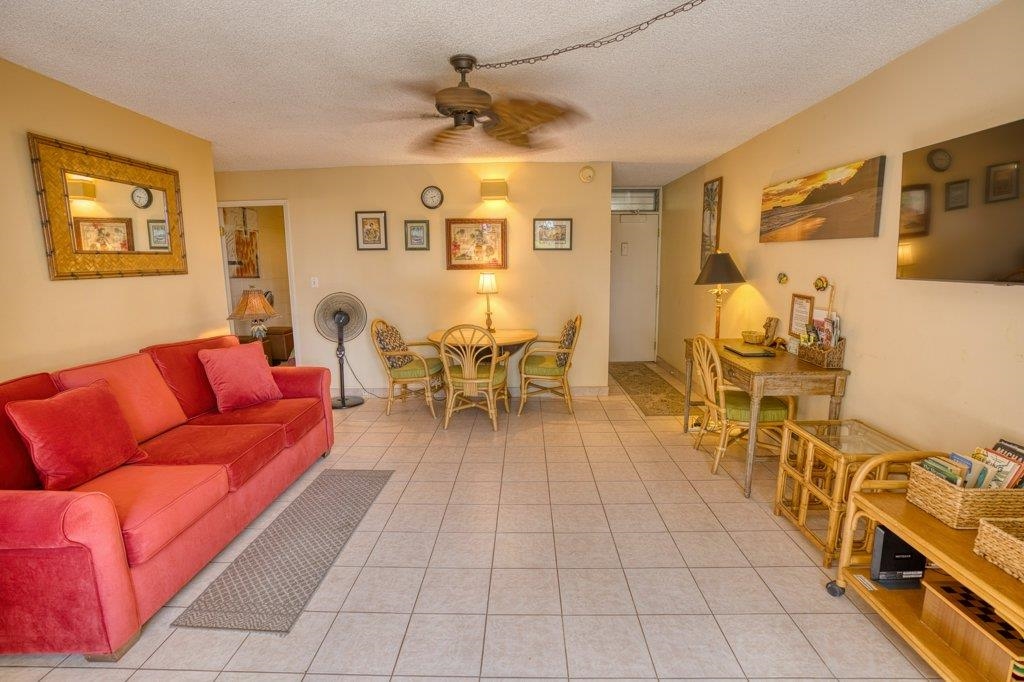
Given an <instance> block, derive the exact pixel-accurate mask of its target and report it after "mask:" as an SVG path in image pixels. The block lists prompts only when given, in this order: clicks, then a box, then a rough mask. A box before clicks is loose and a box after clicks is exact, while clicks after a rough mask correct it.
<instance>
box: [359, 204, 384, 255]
mask: <svg viewBox="0 0 1024 682" xmlns="http://www.w3.org/2000/svg"><path fill="white" fill-rule="evenodd" d="M356 249H358V250H359V251H387V249H388V214H387V212H385V211H356Z"/></svg>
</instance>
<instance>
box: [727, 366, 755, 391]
mask: <svg viewBox="0 0 1024 682" xmlns="http://www.w3.org/2000/svg"><path fill="white" fill-rule="evenodd" d="M722 376H723V377H725V380H726V381H728V382H729V383H731V384H733V385H735V386H739V387H740V388H743V389H746V388H747V387H748V386H750V378H751V374H750V372H748V371H747V370H745V369H741V368H739V367H735V366H733V365H727V364H723V365H722Z"/></svg>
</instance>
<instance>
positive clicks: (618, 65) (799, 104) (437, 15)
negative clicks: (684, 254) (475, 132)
mask: <svg viewBox="0 0 1024 682" xmlns="http://www.w3.org/2000/svg"><path fill="white" fill-rule="evenodd" d="M677 2H678V0H656V1H655V0H642V1H637V2H628V3H626V2H622V1H621V0H587V1H586V2H579V1H578V0H576V1H571V2H570V1H569V0H515V1H514V2H513V1H509V0H502V1H495V2H481V1H479V0H474V1H469V0H416V1H415V2H413V1H411V0H406V1H404V2H395V1H392V2H376V3H371V2H362V1H356V0H343V1H340V2H339V1H336V0H335V1H331V0H305V1H302V2H299V1H296V0H293V1H292V2H276V3H272V2H266V1H265V0H263V1H260V0H220V1H218V2H207V1H205V0H171V2H166V1H165V2H155V1H153V0H134V1H127V0H92V1H91V2H89V3H78V2H71V1H70V0H64V1H63V2H58V1H55V0H32V1H26V0H0V17H2V20H0V56H3V57H4V58H6V59H8V60H10V61H13V62H16V63H19V64H22V65H24V66H27V67H29V68H31V69H33V70H35V71H39V72H41V73H44V74H46V75H48V76H51V77H53V78H56V79H58V80H60V81H63V82H65V83H69V84H71V85H74V86H76V87H78V88H80V89H82V90H85V91H86V92H90V93H92V94H94V95H97V96H99V97H102V98H104V99H107V100H109V101H111V102H114V103H117V104H120V105H122V106H125V107H127V108H129V109H132V110H134V111H138V112H140V113H143V114H146V115H148V116H151V117H153V118H155V119H158V120H160V121H163V122H165V123H168V124H170V125H172V126H175V127H177V128H180V129H182V130H186V131H188V132H191V133H194V134H196V135H199V136H201V137H204V138H206V139H209V140H211V141H212V142H213V149H214V155H215V163H216V167H217V169H218V170H240V169H273V168H310V167H326V166H343V165H376V164H407V163H434V162H451V161H482V160H506V161H508V160H531V161H590V160H599V161H612V162H614V169H615V182H616V183H617V184H619V185H661V184H664V183H666V182H668V181H670V180H672V179H674V178H676V177H678V176H679V175H681V174H682V173H684V172H686V171H688V170H690V169H692V168H695V167H696V166H699V165H700V164H702V163H704V162H705V161H708V160H709V159H712V158H714V157H716V156H718V155H719V154H721V153H723V152H725V151H727V150H729V149H731V148H733V147H735V146H736V145H738V144H740V143H742V142H744V141H745V140H747V139H749V138H751V137H753V136H754V135H756V134H757V133H759V132H761V131H763V130H765V129H767V128H769V127H771V126H772V125H775V124H776V123H779V122H780V121H783V120H785V119H786V118H788V117H789V116H791V115H793V114H795V113H797V112H799V111H801V110H803V109H805V108H807V107H808V106H809V105H811V104H813V103H815V102H818V101H820V100H821V99H823V98H825V97H827V96H828V95H830V94H832V93H834V92H836V91H838V90H840V89H842V88H843V87H845V86H847V85H849V84H850V83H853V82H854V81H856V80H858V79H860V78H861V77H863V76H864V75H866V74H868V73H870V72H871V71H873V70H875V69H877V68H878V67H880V66H882V65H883V64H885V63H887V62H889V61H891V60H892V59H893V58H895V57H896V56H898V55H900V54H902V53H903V52H906V51H907V50H909V49H911V48H913V47H914V46H916V45H919V44H920V43H922V42H924V41H926V40H927V39H929V38H931V37H932V36H935V35H937V34H938V33H941V32H942V31H944V30H946V29H948V28H950V27H952V26H955V25H956V24H959V23H961V22H963V21H965V20H966V19H968V18H969V17H971V16H973V15H975V14H977V13H978V12H980V11H981V10H983V9H984V8H986V7H988V6H991V5H993V4H996V0H897V1H895V2H894V1H893V0H859V1H854V0H816V1H811V0H707V1H706V2H705V4H704V5H702V6H701V7H699V8H697V9H696V10H694V11H692V12H688V13H686V14H683V15H679V16H677V17H674V18H671V19H667V20H665V21H662V22H659V23H657V24H655V25H653V26H652V27H651V28H650V29H648V30H647V31H644V32H642V33H639V34H637V35H636V36H634V37H633V38H631V39H629V40H628V41H625V42H623V43H619V44H616V45H611V46H608V47H604V48H601V49H598V50H592V49H584V50H579V51H576V52H573V53H570V54H566V55H563V56H560V57H557V58H552V59H550V60H548V61H547V62H544V63H541V64H537V65H532V66H531V65H527V66H518V67H514V68H509V69H503V70H492V71H483V72H478V73H474V74H472V75H471V78H470V82H471V83H472V84H473V85H476V86H478V87H482V88H484V89H486V90H488V91H490V92H492V93H493V94H496V95H501V94H517V93H518V94H532V95H535V96H540V97H545V98H551V99H561V100H563V101H567V102H570V103H572V104H574V105H575V106H577V107H579V108H580V109H582V110H583V111H585V112H586V113H587V115H588V117H589V118H588V119H587V120H586V121H584V122H583V123H580V124H578V125H576V126H575V127H573V128H571V129H564V130H563V129H559V130H557V131H555V132H556V133H557V134H556V137H555V140H556V141H557V143H558V146H557V147H555V148H553V149H548V150H545V151H539V152H532V153H522V152H519V150H515V149H512V148H503V147H501V146H498V145H496V143H493V142H491V141H490V140H488V139H487V138H486V137H485V136H483V135H482V134H480V135H479V137H478V138H477V139H475V140H474V144H473V145H471V146H468V147H464V148H460V149H459V150H458V151H457V152H453V153H449V154H448V155H447V156H432V155H424V154H420V153H415V152H412V151H411V150H410V148H411V146H412V143H413V141H414V140H415V139H416V138H418V137H419V136H421V135H424V134H426V133H427V132H428V131H430V130H433V129H435V128H438V127H440V125H442V124H443V122H441V121H433V120H422V119H418V118H416V115H417V114H420V113H428V112H431V111H432V104H431V102H429V101H424V100H421V99H419V98H418V97H417V96H415V95H413V94H411V93H409V92H408V89H402V88H401V87H400V85H401V84H402V83H403V82H405V83H407V82H409V81H427V82H431V83H434V84H436V85H437V86H438V87H443V86H447V85H454V84H455V83H456V82H457V78H456V75H455V73H454V72H453V71H451V69H450V67H449V66H448V63H447V58H448V56H449V55H451V54H454V53H456V52H469V53H471V54H474V55H476V56H477V57H478V58H479V59H480V60H481V61H482V62H488V61H496V60H503V59H509V58H513V57H520V56H527V55H530V54H535V53H538V52H544V51H547V50H549V49H551V48H555V47H560V46H564V45H567V44H572V43H578V42H583V41H585V40H588V39H592V38H596V37H598V36H602V35H605V34H608V33H611V32H613V31H615V30H618V29H620V28H624V27H626V26H629V25H631V24H633V23H636V22H638V21H640V20H642V19H646V18H648V17H649V16H651V15H653V14H656V13H658V12H661V11H664V10H665V9H668V8H670V7H672V6H673V5H675V4H676V3H677ZM403 116H409V117H411V118H409V119H407V120H399V117H403Z"/></svg>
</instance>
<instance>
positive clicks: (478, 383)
mask: <svg viewBox="0 0 1024 682" xmlns="http://www.w3.org/2000/svg"><path fill="white" fill-rule="evenodd" d="M440 346H441V364H442V367H443V368H444V381H445V393H446V397H445V405H444V428H446V429H447V428H448V422H449V421H450V420H451V418H452V415H453V414H455V413H456V412H459V411H461V410H465V409H468V408H474V407H475V408H478V409H481V410H483V411H485V412H486V413H487V416H488V417H490V419H491V426H493V427H494V430H495V431H497V430H498V400H499V399H504V401H505V412H506V413H508V411H509V402H508V356H509V354H508V353H502V352H501V349H500V348H499V347H498V344H497V343H496V342H495V340H494V337H493V336H492V335H491V334H490V332H488V331H487V330H486V329H484V328H483V327H477V326H476V325H472V324H460V325H457V326H455V327H452V328H450V329H448V330H447V331H446V332H445V333H444V335H443V336H442V337H441V344H440Z"/></svg>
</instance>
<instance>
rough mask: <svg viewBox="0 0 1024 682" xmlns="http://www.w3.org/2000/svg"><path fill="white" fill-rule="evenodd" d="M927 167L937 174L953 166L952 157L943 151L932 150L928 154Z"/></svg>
mask: <svg viewBox="0 0 1024 682" xmlns="http://www.w3.org/2000/svg"><path fill="white" fill-rule="evenodd" d="M927 160H928V167H929V168H931V169H932V170H933V171H937V172H939V173H941V172H943V171H945V170H947V169H949V167H950V166H951V165H953V155H952V154H950V153H949V152H948V151H946V150H945V149H941V148H940V149H933V150H931V151H930V152H928V159H927Z"/></svg>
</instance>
